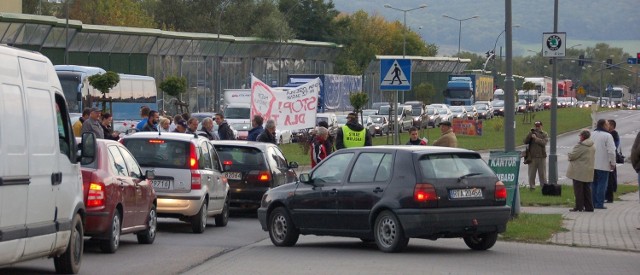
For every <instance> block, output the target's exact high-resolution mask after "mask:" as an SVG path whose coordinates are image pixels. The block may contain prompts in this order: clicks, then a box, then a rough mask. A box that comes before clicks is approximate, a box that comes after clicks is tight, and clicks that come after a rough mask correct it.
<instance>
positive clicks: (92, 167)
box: [76, 138, 157, 253]
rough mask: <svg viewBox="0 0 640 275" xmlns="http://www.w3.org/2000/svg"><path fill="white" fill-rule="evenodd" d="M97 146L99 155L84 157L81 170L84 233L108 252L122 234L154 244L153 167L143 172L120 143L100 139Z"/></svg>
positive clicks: (155, 215) (154, 199) (111, 251)
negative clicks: (85, 213)
mask: <svg viewBox="0 0 640 275" xmlns="http://www.w3.org/2000/svg"><path fill="white" fill-rule="evenodd" d="M76 141H77V142H80V138H76ZM96 145H97V150H96V157H95V158H93V159H83V160H82V162H81V165H82V166H81V169H80V170H81V171H82V181H83V185H82V186H83V188H82V190H83V198H84V203H85V206H86V211H87V217H86V220H85V232H84V234H85V236H89V237H92V239H95V240H98V241H99V244H100V250H102V251H103V252H106V253H114V252H116V250H118V247H119V246H120V236H121V235H122V234H128V233H134V234H136V235H137V237H138V242H139V243H141V244H151V243H153V241H154V240H155V238H156V228H157V227H156V223H157V214H156V193H155V191H154V189H153V186H152V185H151V180H153V178H154V173H153V170H147V171H146V172H145V173H142V169H141V168H140V166H139V165H138V162H137V161H136V160H135V158H134V157H133V155H131V153H130V152H129V150H127V148H125V147H124V146H123V145H122V144H120V143H119V142H116V141H112V140H107V139H97V140H96Z"/></svg>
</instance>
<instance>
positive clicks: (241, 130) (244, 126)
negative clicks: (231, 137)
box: [229, 122, 252, 140]
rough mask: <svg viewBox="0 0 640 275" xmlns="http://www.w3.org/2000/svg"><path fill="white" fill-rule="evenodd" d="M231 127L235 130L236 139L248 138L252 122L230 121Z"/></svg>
mask: <svg viewBox="0 0 640 275" xmlns="http://www.w3.org/2000/svg"><path fill="white" fill-rule="evenodd" d="M229 126H230V127H231V129H233V130H235V135H236V139H238V140H247V137H249V130H251V128H252V127H251V123H244V122H235V123H230V124H229Z"/></svg>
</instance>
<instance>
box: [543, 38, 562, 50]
mask: <svg viewBox="0 0 640 275" xmlns="http://www.w3.org/2000/svg"><path fill="white" fill-rule="evenodd" d="M560 46H562V38H560V36H557V35H552V36H549V38H547V48H548V49H549V50H552V51H557V50H558V49H560Z"/></svg>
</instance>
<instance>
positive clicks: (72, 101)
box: [59, 76, 82, 113]
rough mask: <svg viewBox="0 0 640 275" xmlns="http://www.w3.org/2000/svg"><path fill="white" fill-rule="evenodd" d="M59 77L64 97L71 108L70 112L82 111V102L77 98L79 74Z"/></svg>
mask: <svg viewBox="0 0 640 275" xmlns="http://www.w3.org/2000/svg"><path fill="white" fill-rule="evenodd" d="M59 78H60V85H61V86H62V92H63V93H64V98H65V99H66V100H67V108H68V109H69V112H70V113H82V110H81V109H80V102H79V101H78V100H77V99H78V86H79V85H80V78H79V77H78V76H59Z"/></svg>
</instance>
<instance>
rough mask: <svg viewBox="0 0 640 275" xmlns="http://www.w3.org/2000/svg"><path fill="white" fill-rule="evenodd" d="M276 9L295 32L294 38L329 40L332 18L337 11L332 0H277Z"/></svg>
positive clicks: (331, 35) (332, 28)
mask: <svg viewBox="0 0 640 275" xmlns="http://www.w3.org/2000/svg"><path fill="white" fill-rule="evenodd" d="M278 9H279V10H280V11H281V12H282V13H283V14H286V15H287V16H286V20H287V22H288V24H289V26H291V28H292V29H293V31H294V32H295V33H296V38H298V39H302V40H309V41H330V39H331V37H333V32H334V30H335V28H334V26H333V25H334V21H333V20H334V19H335V17H336V16H338V14H339V12H338V11H337V10H336V9H335V5H334V4H333V1H331V0H329V1H326V2H325V1H318V0H279V1H278Z"/></svg>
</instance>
